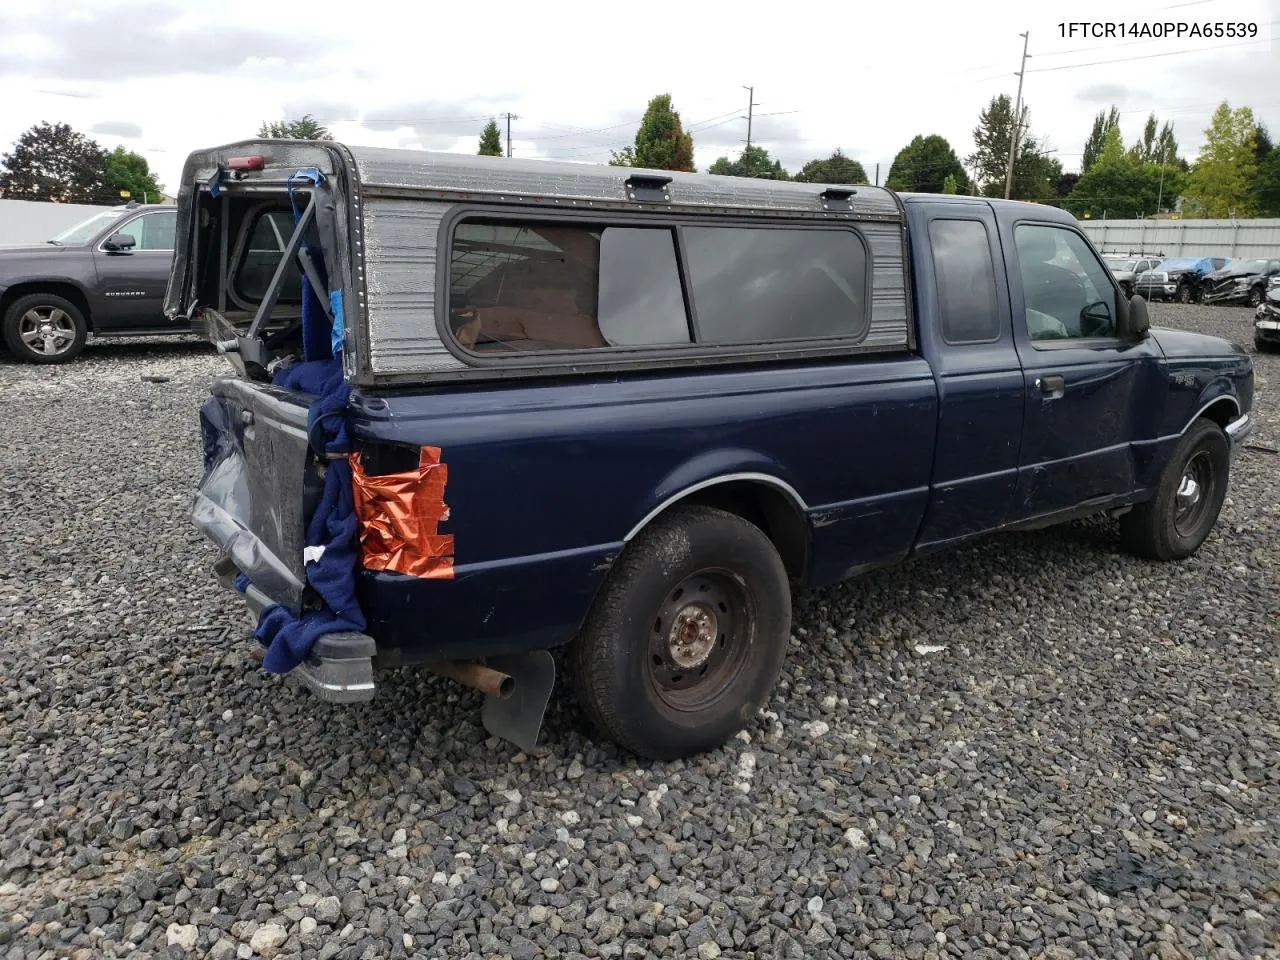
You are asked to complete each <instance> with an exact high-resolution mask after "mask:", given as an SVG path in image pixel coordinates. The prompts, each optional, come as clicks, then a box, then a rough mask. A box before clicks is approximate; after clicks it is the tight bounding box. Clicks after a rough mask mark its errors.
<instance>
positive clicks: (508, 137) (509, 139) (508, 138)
mask: <svg viewBox="0 0 1280 960" xmlns="http://www.w3.org/2000/svg"><path fill="white" fill-rule="evenodd" d="M519 119H520V118H519V117H518V116H516V115H515V114H514V113H508V114H507V156H508V157H509V156H511V121H512V120H519Z"/></svg>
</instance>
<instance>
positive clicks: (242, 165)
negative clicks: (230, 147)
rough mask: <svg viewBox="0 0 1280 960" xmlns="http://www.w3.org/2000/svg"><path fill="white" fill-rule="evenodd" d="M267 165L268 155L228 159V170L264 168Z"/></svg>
mask: <svg viewBox="0 0 1280 960" xmlns="http://www.w3.org/2000/svg"><path fill="white" fill-rule="evenodd" d="M266 165H267V158H266V157H232V158H231V159H229V160H228V161H227V169H228V170H262V169H263V168H264V167H266Z"/></svg>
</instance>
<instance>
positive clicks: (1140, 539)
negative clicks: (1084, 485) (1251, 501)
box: [1120, 418, 1231, 560]
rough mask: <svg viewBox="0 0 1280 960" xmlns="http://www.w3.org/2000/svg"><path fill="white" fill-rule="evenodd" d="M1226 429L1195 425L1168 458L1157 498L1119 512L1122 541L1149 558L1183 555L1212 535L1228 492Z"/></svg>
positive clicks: (1180, 557) (1209, 423)
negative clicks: (1211, 532)
mask: <svg viewBox="0 0 1280 960" xmlns="http://www.w3.org/2000/svg"><path fill="white" fill-rule="evenodd" d="M1230 464H1231V455H1230V448H1229V446H1228V443H1227V435H1226V434H1225V433H1224V432H1223V430H1222V428H1221V427H1219V426H1218V425H1217V424H1216V423H1214V422H1212V421H1211V420H1205V419H1203V418H1201V419H1199V420H1197V421H1196V422H1195V423H1193V424H1192V425H1191V427H1190V428H1189V429H1188V430H1187V432H1186V433H1185V434H1184V435H1183V437H1182V440H1181V441H1180V442H1179V443H1178V446H1177V447H1176V448H1175V450H1174V452H1173V456H1171V457H1170V458H1169V462H1168V464H1167V465H1166V466H1165V468H1164V473H1163V474H1162V475H1161V477H1160V483H1159V485H1158V486H1157V488H1156V496H1155V499H1154V500H1151V501H1149V502H1147V503H1141V504H1138V505H1137V506H1136V507H1134V508H1133V509H1132V510H1130V511H1129V512H1128V513H1126V514H1125V515H1124V516H1122V517H1121V518H1120V542H1121V544H1122V545H1123V547H1124V548H1125V550H1127V551H1128V552H1129V553H1132V554H1134V555H1135V556H1139V557H1143V558H1145V559H1147V560H1183V559H1186V558H1187V557H1189V556H1191V555H1192V554H1193V553H1195V552H1196V551H1197V550H1198V549H1200V545H1201V544H1203V543H1204V541H1205V539H1206V538H1208V536H1209V532H1210V531H1211V530H1212V529H1213V525H1214V524H1215V523H1217V521H1218V514H1219V513H1220V512H1221V511H1222V501H1223V500H1224V499H1225V498H1226V495H1227V483H1228V479H1229V472H1230Z"/></svg>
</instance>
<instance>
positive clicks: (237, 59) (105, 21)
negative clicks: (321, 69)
mask: <svg viewBox="0 0 1280 960" xmlns="http://www.w3.org/2000/svg"><path fill="white" fill-rule="evenodd" d="M0 35H6V36H7V38H8V39H10V41H11V52H10V53H9V54H8V55H7V56H6V57H4V58H3V60H0V75H9V76H14V75H23V74H26V75H34V76H55V77H57V78H59V79H60V80H110V81H121V80H130V79H134V78H139V77H161V76H174V75H179V74H220V75H225V74H227V73H228V72H231V71H235V70H238V69H240V68H242V67H245V66H246V65H247V66H250V67H252V66H255V65H261V64H266V65H270V64H272V63H274V62H280V63H285V62H293V61H297V60H300V59H303V58H306V57H314V56H316V55H317V53H318V52H319V51H318V49H317V43H318V41H317V38H315V37H311V38H305V39H304V38H302V37H299V36H297V35H290V34H281V33H274V32H271V31H268V30H262V29H259V28H257V27H247V26H237V25H234V24H225V23H224V24H218V25H209V24H205V23H199V22H194V21H192V20H191V19H189V18H187V17H186V16H185V11H184V10H183V8H182V7H180V6H176V5H171V4H166V3H161V2H156V0H146V2H142V3H136V4H129V5H128V6H127V7H126V8H125V9H121V7H119V6H114V5H112V6H108V5H105V4H104V5H102V6H98V5H94V6H90V7H87V8H84V9H81V10H74V9H73V10H71V11H69V12H68V13H66V14H65V15H61V14H60V15H59V17H57V18H56V19H55V18H41V19H40V20H39V21H34V20H24V19H23V18H21V17H19V16H18V15H17V14H15V13H8V14H0Z"/></svg>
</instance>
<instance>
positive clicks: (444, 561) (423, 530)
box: [351, 447, 453, 580]
mask: <svg viewBox="0 0 1280 960" xmlns="http://www.w3.org/2000/svg"><path fill="white" fill-rule="evenodd" d="M448 479H449V468H448V466H446V465H445V464H443V463H441V462H440V448H439V447H423V448H422V452H421V456H420V458H419V460H418V468H417V469H416V470H407V471H405V472H403V473H388V474H384V475H382V476H375V477H371V476H369V475H368V474H366V473H365V472H364V468H363V466H362V465H361V463H360V454H359V453H353V454H352V455H351V488H352V493H353V494H354V496H355V507H356V518H357V520H359V523H360V559H361V563H362V564H363V565H364V568H365V569H366V570H384V571H387V572H389V573H403V574H405V575H407V576H410V577H425V578H428V579H432V580H452V579H453V535H452V534H442V533H440V532H439V526H440V523H441V522H443V521H445V520H448V519H449V508H448V507H447V506H446V505H445V502H444V488H445V484H446V483H447V482H448Z"/></svg>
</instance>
